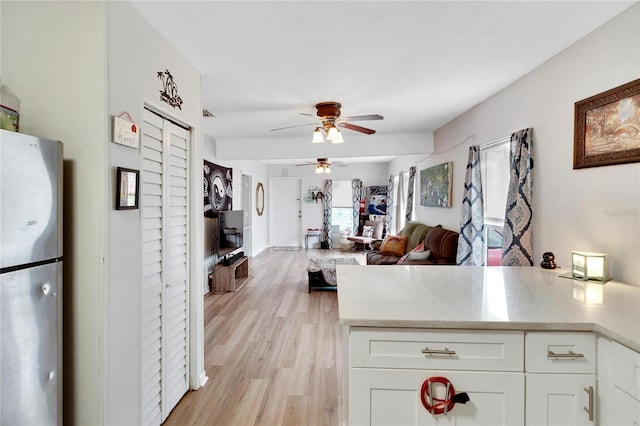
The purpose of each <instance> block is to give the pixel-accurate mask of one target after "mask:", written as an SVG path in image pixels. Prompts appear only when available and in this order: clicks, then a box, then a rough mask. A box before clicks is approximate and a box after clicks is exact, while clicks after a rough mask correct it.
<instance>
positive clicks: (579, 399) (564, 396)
mask: <svg viewBox="0 0 640 426" xmlns="http://www.w3.org/2000/svg"><path fill="white" fill-rule="evenodd" d="M525 380H526V391H525V394H526V405H527V412H526V424H527V425H548V426H551V425H558V426H560V425H562V426H569V425H587V424H594V422H593V420H589V412H588V411H590V412H591V413H593V414H592V416H593V418H594V419H595V413H594V412H593V410H594V406H595V396H596V390H595V386H596V385H595V383H596V380H595V376H594V375H591V374H527V375H526V378H525ZM590 388H591V389H592V395H591V401H590V396H589V393H588V390H589V389H590ZM585 389H587V390H585ZM585 408H586V410H585Z"/></svg>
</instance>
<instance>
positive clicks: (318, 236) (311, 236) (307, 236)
mask: <svg viewBox="0 0 640 426" xmlns="http://www.w3.org/2000/svg"><path fill="white" fill-rule="evenodd" d="M320 236H321V235H320V234H307V235H305V236H304V248H305V249H308V248H309V238H313V237H316V238H318V244H320Z"/></svg>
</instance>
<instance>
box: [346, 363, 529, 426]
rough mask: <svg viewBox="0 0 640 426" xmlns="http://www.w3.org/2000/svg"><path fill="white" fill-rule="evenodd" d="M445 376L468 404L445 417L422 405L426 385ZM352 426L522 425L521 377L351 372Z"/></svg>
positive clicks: (394, 371)
mask: <svg viewBox="0 0 640 426" xmlns="http://www.w3.org/2000/svg"><path fill="white" fill-rule="evenodd" d="M432 376H444V377H446V378H448V379H449V380H450V381H451V383H452V384H453V386H454V388H455V391H456V393H460V392H466V393H467V394H468V395H469V399H470V400H469V402H467V403H466V404H464V405H463V404H456V405H455V407H454V409H453V410H452V411H451V412H450V413H449V414H448V415H446V416H444V415H435V416H434V415H431V414H430V413H429V412H427V410H426V409H425V408H424V406H423V405H422V402H421V399H420V388H421V386H422V383H423V382H424V380H426V379H427V378H429V377H432ZM350 379H351V381H350V391H349V407H350V415H349V424H351V425H418V424H420V425H487V426H488V425H491V426H498V425H517V424H523V422H524V394H523V390H524V374H522V373H495V372H462V371H424V370H422V371H419V370H387V369H364V368H362V369H360V368H355V369H352V370H351V377H350Z"/></svg>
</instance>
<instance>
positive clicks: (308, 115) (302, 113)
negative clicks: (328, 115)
mask: <svg viewBox="0 0 640 426" xmlns="http://www.w3.org/2000/svg"><path fill="white" fill-rule="evenodd" d="M298 114H300V115H304V116H306V117H313V118H317V119H318V120H322V117H318V116H317V115H315V114H310V113H308V112H299V113H298Z"/></svg>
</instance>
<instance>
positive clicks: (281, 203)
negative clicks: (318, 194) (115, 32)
mask: <svg viewBox="0 0 640 426" xmlns="http://www.w3.org/2000/svg"><path fill="white" fill-rule="evenodd" d="M301 188H302V181H301V179H300V178H272V179H269V245H270V246H272V247H278V246H294V247H299V246H300V242H301V241H302V230H301V227H302V201H301Z"/></svg>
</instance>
